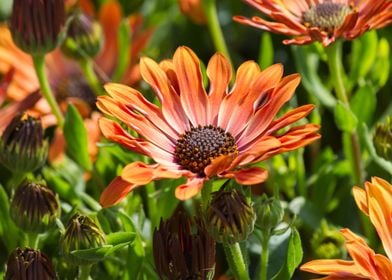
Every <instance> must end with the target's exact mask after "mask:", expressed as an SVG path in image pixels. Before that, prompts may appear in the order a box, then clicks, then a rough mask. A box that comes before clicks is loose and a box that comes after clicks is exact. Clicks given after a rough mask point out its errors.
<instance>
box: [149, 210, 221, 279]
mask: <svg viewBox="0 0 392 280" xmlns="http://www.w3.org/2000/svg"><path fill="white" fill-rule="evenodd" d="M153 253H154V261H155V266H156V269H157V272H158V274H159V276H160V278H161V279H212V278H213V276H214V267H215V241H214V239H213V238H212V237H211V236H210V235H209V234H208V232H207V230H206V228H205V226H204V224H203V223H202V222H201V221H199V220H196V222H195V223H194V222H193V220H191V219H189V218H187V217H186V215H185V214H184V213H182V212H179V213H177V214H176V215H174V216H173V217H172V218H171V219H170V220H168V221H162V220H161V222H160V225H159V229H155V230H154V237H153Z"/></svg>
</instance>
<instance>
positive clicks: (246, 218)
mask: <svg viewBox="0 0 392 280" xmlns="http://www.w3.org/2000/svg"><path fill="white" fill-rule="evenodd" d="M212 195H213V197H212V200H211V202H210V205H209V206H208V209H207V215H206V218H205V222H206V225H207V229H208V231H209V233H210V234H211V236H212V237H213V238H214V239H215V240H216V241H217V242H221V243H226V244H233V243H236V242H240V241H243V240H245V239H246V238H247V237H248V235H249V234H250V233H251V232H252V231H253V227H254V222H255V213H254V210H253V207H252V206H251V205H250V204H249V203H248V202H247V201H246V199H245V197H244V195H243V194H242V193H239V192H237V190H235V189H233V190H229V191H225V190H224V189H221V190H219V191H217V192H214V193H212Z"/></svg>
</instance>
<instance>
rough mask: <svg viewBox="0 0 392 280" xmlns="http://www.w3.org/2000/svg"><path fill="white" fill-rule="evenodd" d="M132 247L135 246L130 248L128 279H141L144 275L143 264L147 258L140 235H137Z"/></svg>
mask: <svg viewBox="0 0 392 280" xmlns="http://www.w3.org/2000/svg"><path fill="white" fill-rule="evenodd" d="M132 245H133V246H129V248H128V257H127V267H128V271H127V272H128V279H139V275H140V274H141V273H142V268H143V262H144V258H145V251H144V247H143V242H142V239H141V237H140V235H139V234H137V235H136V237H135V240H134V242H133V244H132Z"/></svg>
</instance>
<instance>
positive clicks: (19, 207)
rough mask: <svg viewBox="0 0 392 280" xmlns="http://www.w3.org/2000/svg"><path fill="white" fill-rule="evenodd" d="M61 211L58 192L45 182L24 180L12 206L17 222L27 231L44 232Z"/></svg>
mask: <svg viewBox="0 0 392 280" xmlns="http://www.w3.org/2000/svg"><path fill="white" fill-rule="evenodd" d="M59 212H60V207H59V201H58V198H57V196H56V194H55V193H54V192H53V191H52V190H51V189H49V188H48V187H47V186H46V185H44V184H43V183H34V182H24V183H22V184H21V185H20V186H19V187H18V189H17V190H16V192H15V194H14V196H13V198H12V202H11V208H10V214H11V217H12V219H13V220H14V222H15V224H16V225H17V226H19V227H20V228H22V229H23V230H25V231H30V232H42V231H44V230H46V229H47V228H48V227H49V226H50V225H52V224H53V223H54V222H55V220H56V218H57V217H58V215H59Z"/></svg>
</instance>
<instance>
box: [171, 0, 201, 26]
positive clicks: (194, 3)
mask: <svg viewBox="0 0 392 280" xmlns="http://www.w3.org/2000/svg"><path fill="white" fill-rule="evenodd" d="M177 2H178V5H179V6H180V10H181V12H182V13H183V14H184V15H186V16H187V17H189V18H190V19H191V20H192V21H193V22H194V23H197V24H206V22H207V19H206V16H205V15H204V11H203V3H202V2H203V1H202V0H177Z"/></svg>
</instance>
